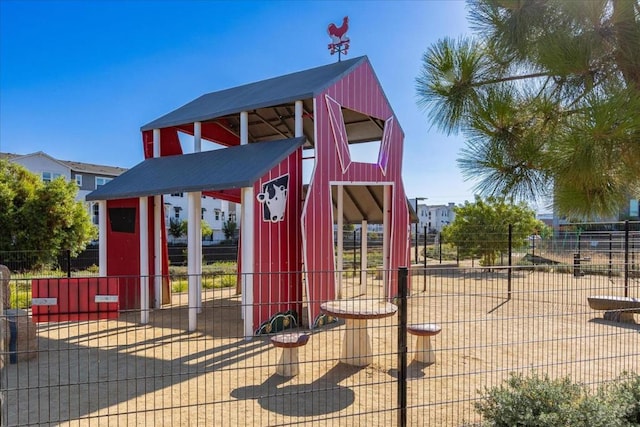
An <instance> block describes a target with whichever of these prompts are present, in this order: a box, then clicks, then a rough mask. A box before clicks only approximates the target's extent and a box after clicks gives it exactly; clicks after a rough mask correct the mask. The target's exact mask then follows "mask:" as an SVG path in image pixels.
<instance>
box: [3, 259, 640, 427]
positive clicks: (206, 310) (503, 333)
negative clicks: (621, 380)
mask: <svg viewBox="0 0 640 427" xmlns="http://www.w3.org/2000/svg"><path fill="white" fill-rule="evenodd" d="M353 280H355V279H353ZM507 287H508V277H507V273H506V272H489V271H484V270H459V271H456V270H446V271H435V270H434V271H428V272H426V273H425V274H424V275H422V274H421V273H419V274H416V275H415V276H414V277H413V278H412V291H411V296H410V298H409V303H408V309H409V312H408V317H409V323H418V322H437V323H438V324H440V325H441V327H442V332H441V333H440V334H439V335H437V336H435V337H433V338H432V342H433V345H434V348H435V350H436V363H434V364H432V365H425V364H422V363H418V362H415V361H412V357H413V354H412V353H411V352H412V349H413V348H414V345H415V337H413V336H408V349H409V355H408V362H410V363H409V367H408V390H407V391H408V394H407V403H408V410H407V419H408V425H415V426H418V425H432V426H461V425H473V424H474V423H478V422H479V421H480V417H479V415H478V414H477V413H476V412H475V411H474V410H473V401H474V400H475V399H478V397H479V391H480V390H482V389H483V387H486V386H492V385H496V384H499V383H500V382H501V381H503V380H504V379H505V378H506V377H507V375H508V373H509V372H530V371H532V370H536V371H538V372H544V373H548V374H549V375H551V376H554V377H557V376H564V375H570V376H571V377H572V378H573V379H574V380H576V381H581V382H585V383H588V384H593V385H597V384H598V383H601V382H603V381H609V380H612V379H614V378H615V377H616V376H618V375H619V374H620V373H621V372H622V371H625V370H627V371H635V372H640V366H639V363H640V362H639V360H640V357H638V356H639V352H640V333H639V332H640V326H639V325H636V324H628V323H625V324H622V323H615V322H610V321H605V320H603V319H602V313H601V312H595V311H593V310H592V309H590V308H589V306H588V304H587V296H589V295H602V294H612V295H621V294H622V292H623V291H622V287H621V282H620V280H619V279H613V280H610V279H609V278H607V277H604V276H603V277H600V276H585V277H581V278H576V277H573V275H571V274H566V273H564V274H560V273H554V272H549V271H539V272H538V271H536V272H534V271H520V272H514V273H513V276H512V280H511V291H512V292H511V296H510V298H509V297H508V294H507ZM639 288H640V286H639V285H638V280H637V279H635V280H634V281H632V283H631V287H630V296H634V297H638V296H640V295H638V293H639ZM381 289H382V288H381V286H380V281H379V280H375V279H374V278H370V280H369V283H368V286H367V296H368V297H373V298H380V297H381V292H382V291H381ZM358 293H359V288H358V287H356V286H355V285H351V284H349V283H346V284H345V297H353V296H355V295H356V294H358ZM185 304H186V295H174V296H173V302H172V304H171V305H170V306H168V307H166V308H163V309H161V310H154V311H152V312H151V313H150V323H149V324H147V325H140V324H139V320H140V314H139V313H138V312H135V311H132V312H128V313H122V314H121V316H120V318H118V319H116V320H101V321H89V322H65V323H48V324H46V323H41V324H38V348H39V354H38V357H37V358H36V359H34V360H31V361H28V362H19V363H17V364H13V365H7V367H6V372H5V378H4V379H3V384H6V390H7V394H6V402H7V403H6V414H7V415H8V419H7V421H8V422H7V423H5V425H83V426H84V425H100V426H102V425H114V426H115V425H118V426H120V425H171V426H176V425H185V426H186V425H189V426H191V425H216V426H218V425H220V426H222V425H241V426H267V425H296V424H299V425H311V424H312V425H331V426H334V425H366V426H367V427H374V426H388V425H396V424H397V417H398V411H397V410H396V409H395V408H396V407H397V399H398V389H397V377H398V370H397V367H398V365H397V354H396V351H397V350H396V349H397V342H398V338H397V328H398V316H397V315H396V316H393V317H390V318H385V319H378V320H370V321H369V332H370V335H371V342H372V347H373V354H374V357H373V363H371V364H370V365H369V366H366V367H353V366H349V365H346V364H343V363H340V362H339V357H340V348H341V345H342V342H341V341H342V338H343V335H344V327H345V326H344V322H338V323H336V324H331V325H328V326H325V327H322V328H317V329H314V330H313V331H311V339H310V340H309V343H308V344H307V345H305V346H304V347H301V348H300V374H299V375H297V376H295V377H292V378H284V377H280V376H279V375H276V374H275V367H276V364H277V363H278V359H279V357H280V352H281V350H280V349H277V348H274V347H273V346H272V345H270V343H269V341H268V338H267V337H257V338H254V339H251V340H245V339H244V338H242V321H241V319H240V311H241V310H240V304H241V302H240V296H238V295H234V290H233V289H226V290H215V291H208V292H206V293H205V294H204V297H203V309H202V312H201V313H200V314H199V315H198V329H197V331H195V332H192V333H188V332H185V331H186V329H187V310H186V308H185ZM637 319H638V315H636V320H637ZM3 388H5V387H3Z"/></svg>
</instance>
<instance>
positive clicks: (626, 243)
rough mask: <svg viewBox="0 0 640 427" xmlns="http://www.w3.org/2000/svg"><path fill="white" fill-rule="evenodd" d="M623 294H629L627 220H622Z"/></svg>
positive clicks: (626, 295)
mask: <svg viewBox="0 0 640 427" xmlns="http://www.w3.org/2000/svg"><path fill="white" fill-rule="evenodd" d="M624 296H625V297H628V296H629V220H626V221H625V222H624Z"/></svg>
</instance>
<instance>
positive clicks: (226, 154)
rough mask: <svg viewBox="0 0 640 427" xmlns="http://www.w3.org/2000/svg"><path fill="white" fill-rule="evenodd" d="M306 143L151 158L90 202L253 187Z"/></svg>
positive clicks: (93, 194) (300, 140) (266, 144)
mask: <svg viewBox="0 0 640 427" xmlns="http://www.w3.org/2000/svg"><path fill="white" fill-rule="evenodd" d="M304 142H305V139H304V138H303V137H300V138H290V139H284V140H280V141H270V142H262V143H253V144H247V145H240V146H235V147H229V148H223V149H219V150H212V151H203V152H200V153H191V154H183V155H177V156H166V157H154V158H149V159H146V160H145V161H143V162H142V163H140V164H138V165H136V166H134V167H133V168H131V169H129V170H128V171H126V172H125V173H123V174H122V175H120V176H119V177H117V178H114V179H113V180H112V181H110V182H108V183H107V184H105V185H102V186H100V187H99V188H98V189H97V190H95V191H93V192H91V193H89V194H87V196H86V200H87V201H92V200H113V199H127V198H134V197H145V196H155V195H162V194H171V193H175V192H192V191H206V190H209V191H219V190H227V189H233V188H242V187H250V186H251V185H253V183H254V182H256V181H257V180H258V179H259V178H260V177H261V176H263V175H264V174H266V173H267V172H268V171H269V170H270V169H271V168H273V167H274V166H276V165H278V163H280V162H281V161H282V160H284V159H285V158H286V157H287V156H288V155H290V154H291V153H293V152H294V151H295V150H296V149H298V148H299V147H301V146H302V145H303V144H304Z"/></svg>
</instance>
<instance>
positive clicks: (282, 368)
mask: <svg viewBox="0 0 640 427" xmlns="http://www.w3.org/2000/svg"><path fill="white" fill-rule="evenodd" d="M309 337H310V335H309V334H307V333H304V332H289V333H283V334H278V335H274V336H272V337H271V343H272V344H273V345H274V347H278V348H281V349H282V356H280V362H279V363H278V366H277V367H276V373H277V374H278V375H282V376H283V377H293V376H295V375H298V372H299V368H298V347H302V346H303V345H305V344H306V343H307V342H309Z"/></svg>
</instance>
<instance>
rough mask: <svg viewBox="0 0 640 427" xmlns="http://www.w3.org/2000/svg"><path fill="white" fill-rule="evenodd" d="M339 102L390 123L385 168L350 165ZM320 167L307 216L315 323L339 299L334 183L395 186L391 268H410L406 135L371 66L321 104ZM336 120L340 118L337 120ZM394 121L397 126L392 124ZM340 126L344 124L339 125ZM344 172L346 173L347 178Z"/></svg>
mask: <svg viewBox="0 0 640 427" xmlns="http://www.w3.org/2000/svg"><path fill="white" fill-rule="evenodd" d="M333 100H335V102H337V103H338V104H340V105H341V106H343V107H346V108H349V109H351V110H354V111H358V112H361V113H363V114H366V115H369V116H373V117H376V118H379V119H382V120H385V121H386V126H385V132H384V133H385V141H384V142H383V143H382V144H381V149H382V148H384V149H387V150H388V151H387V152H388V157H385V156H384V155H381V156H380V158H379V161H378V163H379V164H367V163H358V162H351V163H349V162H350V159H349V161H345V159H344V155H345V153H344V150H343V149H342V148H341V146H340V143H339V141H338V144H336V137H338V138H340V132H336V131H335V129H334V128H333V127H332V124H331V115H332V114H333V116H336V113H335V112H336V110H337V109H336V108H335V105H334V102H333ZM314 112H315V117H314V120H315V126H316V152H315V155H316V166H315V171H314V175H313V177H312V179H311V184H310V187H309V192H308V194H307V200H306V204H305V207H304V211H303V217H302V227H303V245H304V247H303V250H304V252H305V253H304V261H305V270H306V271H307V272H308V275H307V289H308V299H309V301H310V304H309V322H310V323H313V320H314V319H315V318H316V316H317V315H318V314H319V313H320V311H319V305H320V303H321V302H322V301H326V300H329V299H333V298H335V277H334V274H333V272H334V271H335V269H336V266H335V265H334V263H335V260H334V242H333V205H332V201H331V184H330V183H331V181H334V182H345V184H347V183H349V182H354V183H357V182H370V183H371V182H376V183H383V182H387V183H392V190H391V215H390V239H391V241H390V249H389V251H390V254H389V255H390V256H389V268H390V269H397V268H398V267H400V266H408V265H409V260H410V258H409V257H410V250H409V245H408V242H409V234H408V230H409V211H408V208H407V200H406V195H405V192H404V186H403V183H402V176H401V174H402V150H403V139H404V134H403V132H402V129H401V128H400V126H399V125H398V123H397V120H396V119H395V117H394V115H393V111H392V110H391V108H390V106H389V104H388V102H387V100H386V97H385V95H384V94H383V92H382V90H381V88H380V85H379V83H378V80H377V78H376V77H375V75H374V73H373V70H372V69H371V67H370V65H369V64H368V63H363V64H362V65H361V66H360V67H358V68H357V69H355V70H354V71H353V72H352V73H350V74H349V75H347V76H346V77H344V78H343V79H342V80H340V81H339V82H337V83H336V84H335V85H333V86H332V87H330V88H329V89H328V90H327V91H326V92H324V93H322V94H320V95H319V96H317V97H316V99H315V108H314ZM334 119H335V117H334ZM389 119H392V120H389ZM338 125H339V123H338ZM339 153H340V155H341V156H342V157H343V161H342V163H341V161H340V155H339ZM343 167H344V168H346V170H345V171H344V172H343ZM390 288H391V289H390V295H392V296H393V295H395V294H396V293H397V277H396V275H395V274H392V275H391V280H390Z"/></svg>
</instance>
